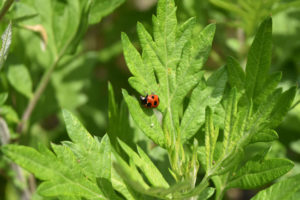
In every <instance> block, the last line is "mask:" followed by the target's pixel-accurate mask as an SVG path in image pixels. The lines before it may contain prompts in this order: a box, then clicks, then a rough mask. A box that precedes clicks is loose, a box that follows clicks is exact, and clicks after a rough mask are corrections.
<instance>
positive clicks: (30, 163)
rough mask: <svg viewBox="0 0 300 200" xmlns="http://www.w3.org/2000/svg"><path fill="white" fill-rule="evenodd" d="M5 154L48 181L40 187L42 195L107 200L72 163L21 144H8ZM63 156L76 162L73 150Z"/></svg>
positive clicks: (62, 153)
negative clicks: (61, 160)
mask: <svg viewBox="0 0 300 200" xmlns="http://www.w3.org/2000/svg"><path fill="white" fill-rule="evenodd" d="M2 151H3V153H4V154H5V155H6V156H7V157H9V158H10V159H11V160H13V161H14V162H16V163H17V164H18V165H20V166H22V167H24V168H25V169H27V170H28V171H30V172H32V173H33V174H34V175H35V176H36V177H37V178H39V179H41V180H44V181H45V182H43V183H42V184H40V185H39V187H38V192H39V194H41V195H43V196H48V197H55V196H59V195H64V196H80V197H85V198H88V199H96V198H98V199H106V198H105V197H104V196H103V194H102V192H101V190H100V189H99V188H98V187H97V185H96V183H93V182H91V181H90V180H88V179H86V177H84V176H83V175H82V174H81V173H80V171H78V168H77V167H75V168H72V167H71V166H72V163H66V162H60V161H59V160H57V159H53V158H51V157H49V156H46V155H43V154H41V153H39V152H37V151H36V150H35V149H33V148H30V147H25V146H20V145H6V146H4V147H2ZM57 152H59V151H57ZM59 155H60V156H63V157H64V158H68V159H72V157H70V156H72V153H71V152H70V151H69V150H66V151H61V150H60V153H59ZM73 161H74V159H73Z"/></svg>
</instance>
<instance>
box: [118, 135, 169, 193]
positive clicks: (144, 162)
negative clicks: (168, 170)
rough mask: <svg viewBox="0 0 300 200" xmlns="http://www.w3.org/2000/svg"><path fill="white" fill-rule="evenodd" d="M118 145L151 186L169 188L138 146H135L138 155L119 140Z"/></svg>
mask: <svg viewBox="0 0 300 200" xmlns="http://www.w3.org/2000/svg"><path fill="white" fill-rule="evenodd" d="M119 144H120V145H121V147H122V149H123V150H124V151H125V152H126V153H127V155H128V156H129V157H130V159H132V161H133V163H134V164H135V165H136V166H138V167H139V168H140V169H141V170H142V172H143V173H144V174H145V176H146V177H147V179H148V180H149V182H150V183H151V184H152V185H153V186H155V187H163V188H168V187H169V184H168V183H167V182H166V180H165V179H164V177H163V176H162V175H161V173H160V172H159V170H158V169H157V168H156V166H155V165H154V164H153V163H152V161H151V160H150V159H149V157H148V156H147V155H146V154H145V152H144V151H143V150H142V149H141V148H140V147H139V146H137V149H138V152H139V155H138V154H137V153H135V152H134V151H133V150H132V149H131V148H130V147H129V146H127V145H126V144H125V143H124V142H122V141H121V140H119Z"/></svg>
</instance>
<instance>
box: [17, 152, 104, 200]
mask: <svg viewBox="0 0 300 200" xmlns="http://www.w3.org/2000/svg"><path fill="white" fill-rule="evenodd" d="M19 156H20V157H21V158H23V159H24V160H27V159H28V157H25V156H23V155H22V154H19ZM31 162H33V163H35V164H36V165H38V166H40V167H41V168H43V169H48V170H51V171H53V172H54V173H55V174H58V175H59V176H60V177H62V178H63V179H64V180H66V182H69V183H71V184H75V185H77V186H79V187H80V188H82V189H84V190H86V191H88V192H90V193H92V194H94V195H96V196H98V197H99V198H103V199H106V198H105V197H104V196H102V195H100V194H98V193H96V192H95V191H93V190H91V189H90V188H87V187H86V186H84V185H82V184H80V183H78V182H74V181H72V179H70V178H68V177H67V176H65V175H64V174H62V173H61V172H59V171H57V170H53V169H52V168H51V167H46V166H44V165H42V164H40V163H39V162H36V161H34V160H31ZM62 164H63V163H62Z"/></svg>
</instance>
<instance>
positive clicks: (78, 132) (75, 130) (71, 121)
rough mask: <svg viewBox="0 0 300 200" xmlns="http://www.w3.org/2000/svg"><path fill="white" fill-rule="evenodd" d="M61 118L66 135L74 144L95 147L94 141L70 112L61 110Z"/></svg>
mask: <svg viewBox="0 0 300 200" xmlns="http://www.w3.org/2000/svg"><path fill="white" fill-rule="evenodd" d="M63 116H64V120H65V123H66V128H67V131H68V135H69V137H70V138H71V140H72V141H73V142H74V143H76V144H78V145H81V146H85V147H92V146H95V143H96V140H94V138H93V137H92V136H91V135H90V133H89V132H88V131H87V130H86V129H85V128H84V126H83V125H82V124H81V123H80V122H79V121H78V119H77V118H76V117H75V116H74V115H72V113H71V112H69V111H67V110H63Z"/></svg>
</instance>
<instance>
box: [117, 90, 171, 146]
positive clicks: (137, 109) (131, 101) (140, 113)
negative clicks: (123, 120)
mask: <svg viewBox="0 0 300 200" xmlns="http://www.w3.org/2000/svg"><path fill="white" fill-rule="evenodd" d="M122 93H123V97H124V99H125V101H126V103H127V106H128V109H129V111H130V114H131V116H132V118H133V120H134V122H135V123H136V124H137V126H138V127H140V129H141V130H142V131H143V132H144V133H145V134H146V135H147V136H148V137H149V138H150V139H152V140H153V142H155V143H156V144H158V145H160V146H165V139H164V133H163V131H162V129H161V126H160V124H159V122H158V119H157V117H156V115H155V114H154V112H153V110H150V109H147V108H142V107H141V105H140V103H139V102H138V101H137V100H136V99H135V98H133V97H131V96H129V95H128V93H127V91H126V90H122Z"/></svg>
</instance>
